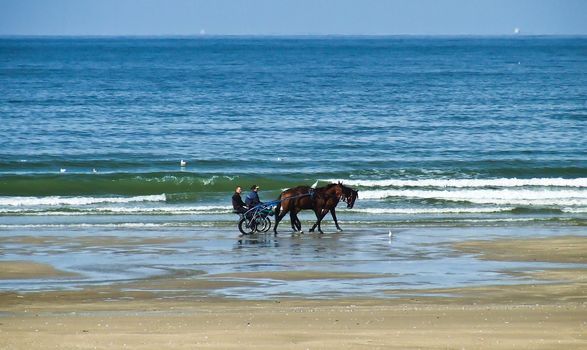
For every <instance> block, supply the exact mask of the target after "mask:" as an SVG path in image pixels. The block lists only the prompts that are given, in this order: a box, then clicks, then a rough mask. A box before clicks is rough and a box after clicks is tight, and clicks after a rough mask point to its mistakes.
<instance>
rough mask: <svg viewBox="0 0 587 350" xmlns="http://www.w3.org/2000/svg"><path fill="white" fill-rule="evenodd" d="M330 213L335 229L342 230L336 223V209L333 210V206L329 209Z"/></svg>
mask: <svg viewBox="0 0 587 350" xmlns="http://www.w3.org/2000/svg"><path fill="white" fill-rule="evenodd" d="M330 214H331V215H332V219H334V224H335V225H336V229H337V230H338V231H342V229H341V228H340V226H339V225H338V220H337V219H336V210H335V208H332V209H330Z"/></svg>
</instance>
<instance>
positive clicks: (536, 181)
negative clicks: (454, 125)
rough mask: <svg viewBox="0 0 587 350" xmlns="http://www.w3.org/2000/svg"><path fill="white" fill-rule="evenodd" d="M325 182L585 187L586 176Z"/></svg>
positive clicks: (364, 184)
mask: <svg viewBox="0 0 587 350" xmlns="http://www.w3.org/2000/svg"><path fill="white" fill-rule="evenodd" d="M320 181H325V182H338V181H340V182H342V183H343V184H345V185H349V186H363V187H441V188H448V187H453V188H465V187H471V188H479V187H523V186H541V187H580V188H585V187H587V178H577V179H564V178H532V179H518V178H500V179H422V180H399V179H385V180H357V179H329V180H320Z"/></svg>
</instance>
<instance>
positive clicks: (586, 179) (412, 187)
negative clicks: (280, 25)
mask: <svg viewBox="0 0 587 350" xmlns="http://www.w3.org/2000/svg"><path fill="white" fill-rule="evenodd" d="M586 58H587V38H585V37H540V36H538V37H533V36H507V37H410V36H406V37H404V36H399V37H345V36H342V37H338V36H334V37H214V36H202V37H180V38H165V37H163V38H159V37H153V38H132V37H131V38H126V37H112V38H110V37H87V38H86V37H71V38H70V37H39V38H37V37H4V38H0V140H1V141H0V236H2V237H4V238H3V240H4V241H3V242H4V243H2V247H3V252H4V253H3V255H0V259H2V260H15V259H16V260H18V259H21V258H24V257H25V256H27V255H26V254H29V255H31V254H32V255H31V256H34V257H35V256H36V258H35V259H38V261H41V262H48V263H51V264H53V265H57V266H59V267H61V268H63V269H66V270H73V271H76V272H83V273H85V275H86V276H94V277H92V278H93V279H92V278H90V277H87V278H86V279H82V282H83V283H90V281H101V282H103V281H109V280H114V279H117V278H118V277H113V276H115V275H116V276H118V275H117V274H114V272H112V271H114V270H116V269H112V270H108V269H106V270H103V269H100V270H96V269H93V270H92V268H91V266H92V265H93V264H94V263H95V262H96V261H102V263H103V264H107V263H108V259H111V258H112V255H107V256H106V255H104V254H103V253H104V252H99V253H97V254H96V256H95V257H94V258H95V259H96V260H92V262H88V263H87V264H82V265H83V266H85V267H84V268H81V267H80V266H81V265H80V264H78V263H76V261H77V260H76V259H78V258H79V257H78V254H80V252H79V251H77V252H73V253H71V254H74V255H75V256H76V257H78V258H72V259H73V260H67V259H65V260H62V259H61V258H62V256H60V255H59V254H57V253H55V252H45V253H42V254H41V253H39V252H42V251H44V249H46V245H42V244H40V245H33V246H31V247H29V248H30V250H28V249H29V248H27V249H24V248H23V247H22V245H21V243H22V242H21V243H18V242H16V241H13V237H20V236H23V235H24V236H27V235H40V236H47V237H53V238H55V237H62V236H64V237H70V238H71V239H73V240H75V239H77V238H79V237H80V236H83V237H86V236H92V237H97V236H102V235H107V236H112V235H115V236H125V237H135V236H142V235H147V236H149V237H150V236H152V235H154V236H157V237H158V236H173V235H179V236H181V237H183V238H186V237H191V235H192V233H194V232H197V235H198V238H197V242H199V243H198V244H196V246H197V247H198V249H204V250H205V249H207V248H205V247H206V244H211V243H206V242H209V241H207V240H206V239H205V238H206V237H208V238H209V239H210V240H214V237H216V238H218V237H222V241H223V242H224V241H226V243H225V244H226V247H230V249H229V250H230V251H232V250H231V249H233V248H234V246H233V244H236V243H234V241H235V238H236V237H237V235H238V230H237V228H236V223H237V220H238V217H237V216H236V215H235V214H233V213H232V208H231V203H230V197H231V196H232V194H233V191H234V189H235V187H236V186H242V187H243V188H244V189H245V193H246V191H247V190H248V188H249V187H250V186H251V185H253V184H257V185H259V186H260V187H261V190H260V197H261V200H263V201H270V200H274V199H275V198H277V196H278V195H279V193H280V192H281V191H282V190H284V189H286V188H289V187H293V186H296V185H312V186H323V185H325V184H327V183H330V182H336V181H342V182H343V184H345V185H347V186H350V187H353V188H355V189H357V190H358V191H359V198H358V200H357V202H356V204H355V207H354V208H353V209H345V207H344V206H343V205H341V206H340V207H339V208H338V209H337V214H338V218H339V220H340V223H341V226H342V227H343V229H345V231H343V233H336V231H335V230H334V226H333V225H332V221H330V217H329V216H327V217H326V219H325V222H324V224H323V228H324V229H325V232H326V233H325V235H323V236H322V237H327V239H335V240H337V242H339V243H340V242H341V240H344V242H345V244H344V245H343V246H344V249H351V250H352V249H359V250H360V247H361V245H365V244H366V245H367V246H365V247H364V248H365V252H371V253H372V254H371V255H369V254H367V253H365V254H367V255H369V256H370V257H373V256H376V255H377V254H378V253H377V252H378V250H377V249H375V250H370V248H369V244H371V243H366V242H372V241H371V240H372V239H375V238H373V237H377V238H376V239H377V240H379V239H383V238H385V239H387V232H388V230H402V229H405V230H408V231H410V232H412V233H414V232H416V233H418V234H420V233H421V232H422V231H418V230H425V231H426V230H428V231H426V232H441V234H440V236H439V237H452V238H450V239H455V240H458V239H461V238H463V237H461V236H460V235H461V234H462V233H463V232H468V233H467V234H466V235H465V236H466V237H473V238H475V237H477V236H475V235H474V234H473V235H472V236H470V234H471V233H470V232H485V233H487V230H491V228H495V230H497V231H492V232H498V233H497V235H498V236H504V235H505V236H517V235H522V236H524V235H529V232H528V231H532V230H533V229H531V228H530V227H538V229H537V230H534V231H536V232H542V231H544V230H546V231H548V232H547V233H544V234H546V235H550V234H557V233H559V232H560V231H559V230H563V231H564V230H566V229H571V230H579V231H581V230H582V229H583V227H584V226H585V225H586V224H587V138H586V137H585V135H586V134H587V59H586ZM181 161H184V162H185V166H181V165H180V162H181ZM302 219H303V226H304V227H305V228H308V227H309V225H310V224H311V223H312V222H313V214H312V213H309V212H306V213H304V214H303V215H302ZM444 228H459V230H457V231H455V232H452V231H450V230H449V231H450V232H452V233H450V232H449V233H447V232H446V231H444ZM473 228H480V229H479V230H474V229H473ZM349 230H350V232H352V233H353V234H354V235H357V236H360V237H362V238H361V239H353V237H352V236H346V235H347V234H348V233H346V232H349ZM437 230H440V231H437ZM210 232H212V233H210ZM508 232H509V233H508ZM512 232H513V233H512ZM520 232H522V233H520ZM290 233H291V231H290V230H289V223H288V219H287V218H286V220H285V222H284V223H283V224H281V225H280V235H279V236H278V238H273V237H271V238H267V239H266V240H263V244H261V246H263V247H265V248H267V247H269V248H271V249H279V248H278V247H283V246H288V247H290V248H291V247H292V245H296V244H299V242H298V243H295V242H294V241H290V238H289V236H290ZM207 234H209V235H210V236H206V235H207ZM418 234H416V236H418ZM337 235H338V236H337ZM432 235H433V236H434V234H432ZM279 237H283V238H279ZM307 237H314V236H310V235H307ZM333 237H334V238H333ZM183 238H182V239H183ZM280 239H281V241H279V240H280ZM283 240H285V241H283ZM423 240H424V241H425V240H426V239H424V238H423ZM60 242H62V243H63V241H60ZM228 242H230V243H228ZM311 242H313V241H312V240H311V239H310V241H308V242H303V243H306V244H307V246H308V247H313V248H308V249H309V252H308V254H310V255H308V257H309V258H308V259H310V260H311V261H313V260H312V259H311V258H310V256H311V254H313V253H312V251H313V249H314V248H316V247H315V244H319V243H316V242H317V241H316V242H314V243H311ZM353 242H355V243H353ZM357 242H363V243H357ZM377 242H378V241H377ZM385 242H387V241H385ZM410 242H411V243H413V241H412V239H411V238H410V240H408V241H406V242H404V247H408V246H409V245H410V244H409V243H410ZM192 243H193V242H192ZM303 243H301V244H303ZM420 243H421V242H420ZM60 244H61V243H60ZM194 244H195V243H194ZM320 244H322V243H320ZM353 244H356V246H353ZM35 247H36V248H35ZM329 247H330V246H327V247H323V249H325V250H327V251H328V249H330V248H329ZM167 248H169V247H167ZM218 249H219V250H215V251H214V254H210V255H202V256H210V257H212V256H217V255H218V254H220V255H222V254H223V252H224V250H223V249H222V248H218ZM227 249H228V248H227ZM340 249H343V248H340ZM123 251H124V250H123ZM288 251H290V252H291V249H288ZM35 253H39V254H35ZM143 253H144V251H143V252H142V253H141V254H143ZM273 253H276V252H275V251H273ZM428 253H429V252H428ZM428 253H426V254H428ZM129 254H130V253H129ZM182 254H184V253H182ZM239 254H242V253H239ZM281 254H283V252H281ZM426 254H424V255H426ZM123 255H124V254H123ZM416 255H417V254H416ZM115 256H117V255H115ZM118 256H120V255H118ZM131 256H132V258H131V257H129V256H127V255H125V258H124V259H130V260H133V259H139V260H140V258H141V257H142V256H143V255H138V256H136V255H132V254H131ZM155 256H157V257H158V258H160V257H161V255H159V254H155ZM181 256H183V255H181ZM239 256H240V255H239ZM410 256H412V257H413V256H415V255H410ZM418 256H420V257H421V256H423V255H418ZM192 258H193V257H191V258H189V259H192ZM241 258H242V256H241ZM186 259H187V258H186ZM186 259H184V258H181V257H179V256H175V255H174V259H171V260H170V261H168V262H166V263H163V262H161V264H163V265H165V266H167V267H166V268H168V267H169V266H168V265H166V264H170V266H171V265H173V266H176V265H177V264H183V263H185V261H186ZM189 259H187V260H189ZM194 259H195V258H194ZM202 259H204V258H202ZM239 259H240V258H239ZM239 259H237V258H235V264H237V263H236V261H237V260H238V261H240V260H239ZM292 259H293V258H292ZM357 259H359V260H361V259H366V260H368V259H369V257H367V256H361V257H357ZM398 259H399V258H398ZM115 260H116V259H115ZM267 260H268V261H269V260H271V254H269V255H268V256H267ZM125 261H127V260H123V261H122V262H121V261H117V260H116V262H112V263H113V264H114V263H116V264H122V265H124V264H125ZM214 261H215V260H214ZM245 261H246V259H245ZM202 264H203V265H205V266H212V265H214V264H212V263H211V261H205V262H202ZM341 264H342V263H341ZM138 265H139V263H138V262H136V261H134V260H133V263H132V264H130V263H129V265H128V266H129V267H128V271H129V272H128V273H127V274H124V273H123V274H122V275H123V277H120V278H123V279H128V278H135V277H136V278H138V277H137V276H144V275H150V274H152V273H153V270H157V271H159V273H160V272H161V269H159V268H155V267H153V266H151V267H150V268H144V269H143V268H141V269H137V268H136V266H138ZM203 265H202V266H203ZM238 265H239V266H240V263H238ZM335 265H336V264H335ZM202 266H198V268H199V269H203V270H206V268H203V267H202ZM235 266H236V265H235ZM255 266H257V268H261V267H259V266H260V265H255ZM341 266H342V265H341ZM123 270H124V269H123ZM365 270H370V268H368V267H365V269H363V271H365ZM480 270H483V269H482V268H480ZM480 270H475V271H473V272H471V274H470V276H471V278H477V277H474V276H475V274H478V273H479V271H480ZM104 271H111V272H112V273H110V274H109V273H105V272H104ZM137 271H140V272H137ZM145 271H147V272H145ZM227 271H228V272H229V271H230V269H226V271H225V270H223V271H222V272H227ZM385 271H386V272H389V271H387V270H385ZM368 272H371V271H368ZM399 272H400V271H393V273H399ZM431 275H433V274H431ZM508 278H509V277H508ZM465 280H466V278H465ZM82 282H80V281H77V282H76V283H73V282H72V283H69V284H67V283H65V284H66V285H68V286H71V285H79V283H82ZM469 282H470V281H469ZM13 283H15V282H11V283H9V284H4V285H2V284H0V288H4V289H11V288H17V289H18V288H24V289H27V288H32V289H35V288H45V287H47V288H49V286H54V285H55V283H54V281H50V282H39V281H34V283H32V284H31V283H29V282H26V283H25V282H22V281H20V282H17V287H15V285H14V284H13ZM291 283H293V282H290V284H288V285H287V286H289V287H292V285H291ZM406 283H407V282H406ZM414 283H416V282H414ZM417 283H418V284H422V283H424V282H422V281H420V280H418V281H417ZM463 283H468V282H466V281H465V282H463ZM57 284H58V285H60V286H62V285H64V284H63V282H58V283H57ZM424 284H425V283H424ZM282 287H283V286H282ZM333 288H334V287H333ZM302 289H303V288H302ZM320 290H321V289H320Z"/></svg>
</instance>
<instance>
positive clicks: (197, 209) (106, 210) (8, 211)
mask: <svg viewBox="0 0 587 350" xmlns="http://www.w3.org/2000/svg"><path fill="white" fill-rule="evenodd" d="M228 213H232V207H231V206H205V205H204V206H194V207H176V206H165V207H161V206H157V207H100V208H93V207H86V208H76V210H75V211H68V210H59V209H57V210H50V211H48V210H47V209H43V208H30V207H28V208H27V207H24V208H14V207H10V208H0V214H4V215H22V214H24V215H37V216H38V215H48V216H81V215H109V214H110V215H119V214H120V215H140V214H146V215H157V214H159V215H211V214H228Z"/></svg>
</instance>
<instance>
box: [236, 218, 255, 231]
mask: <svg viewBox="0 0 587 350" xmlns="http://www.w3.org/2000/svg"><path fill="white" fill-rule="evenodd" d="M256 228H257V224H256V222H255V220H251V222H250V224H249V225H247V219H246V218H242V219H240V221H239V222H238V230H239V231H240V232H241V233H242V234H243V235H250V234H251V233H253V232H255V229H256Z"/></svg>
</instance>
